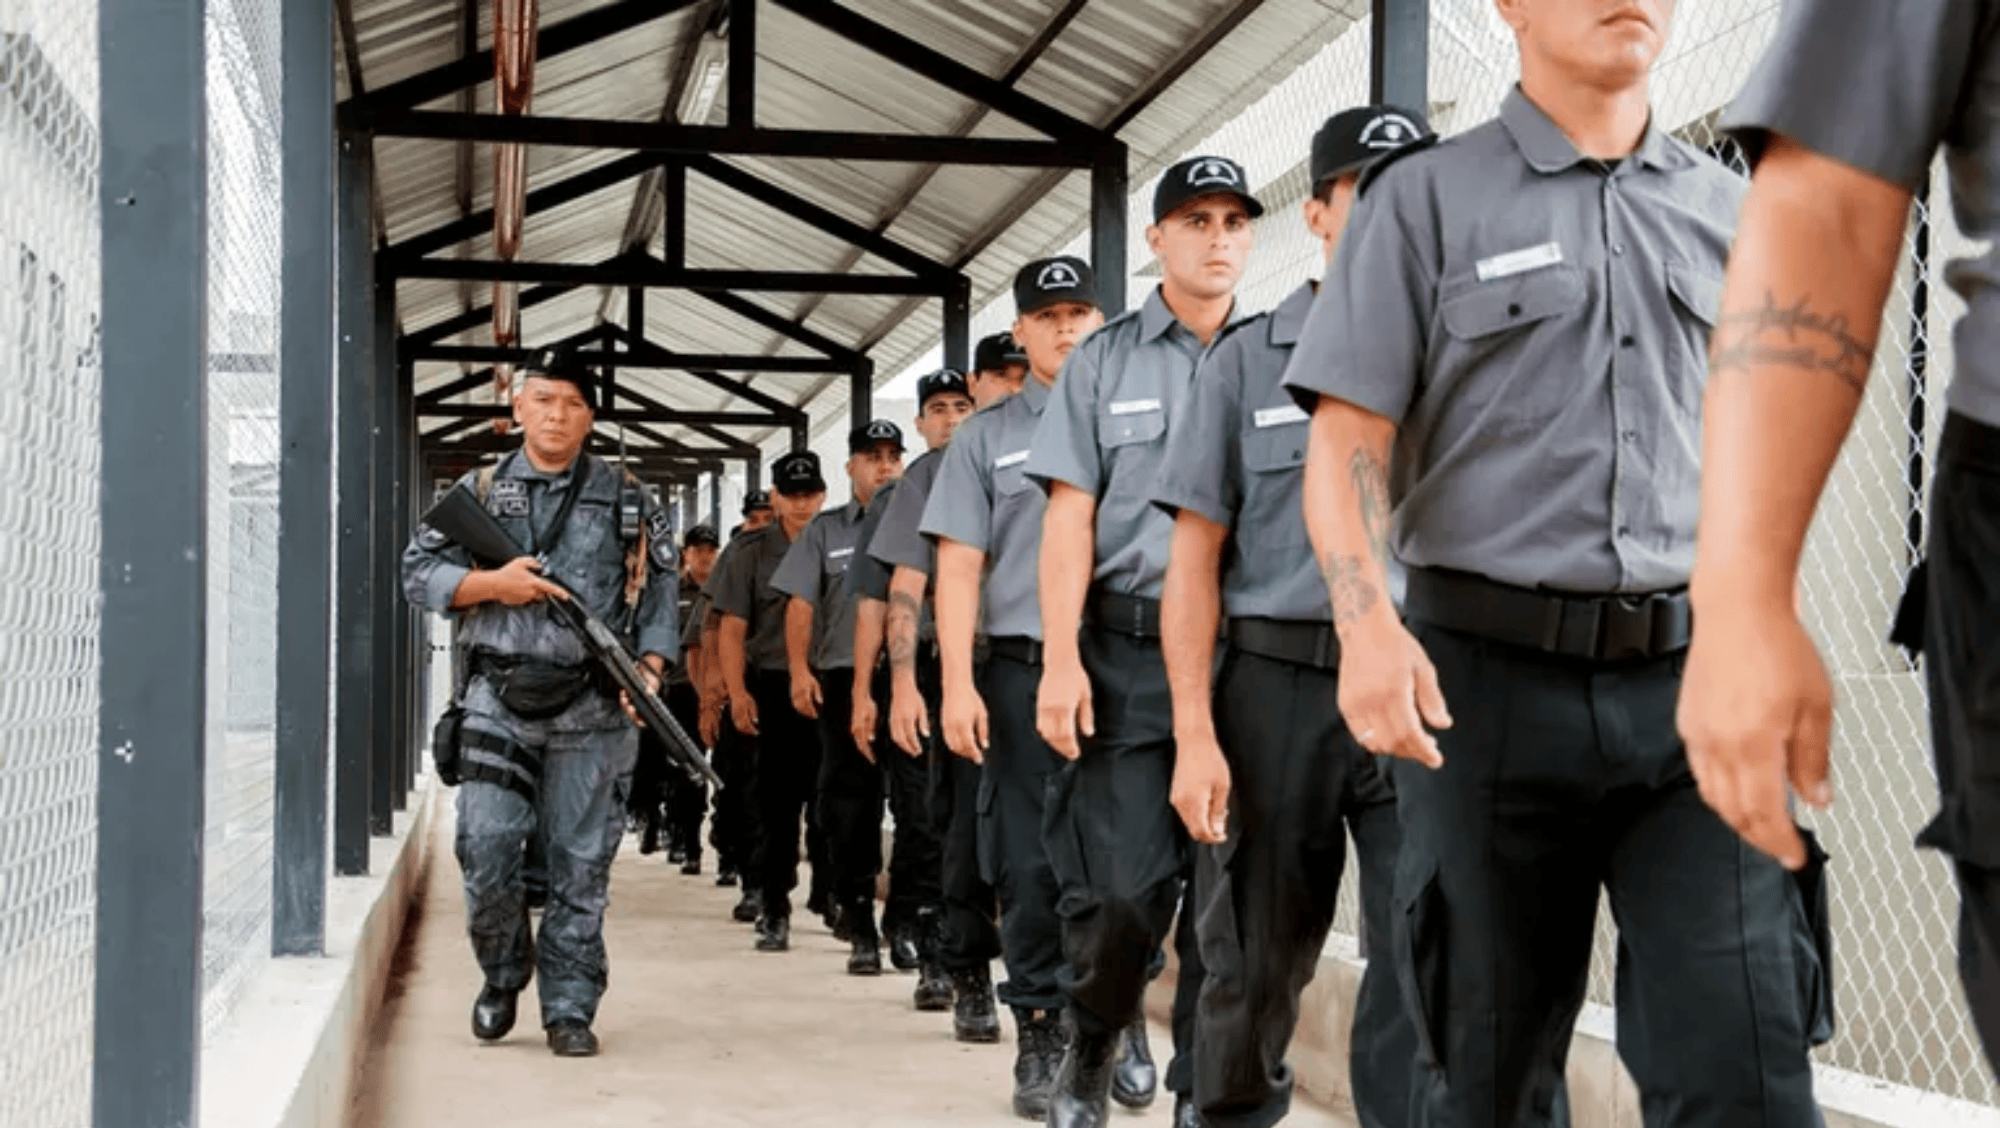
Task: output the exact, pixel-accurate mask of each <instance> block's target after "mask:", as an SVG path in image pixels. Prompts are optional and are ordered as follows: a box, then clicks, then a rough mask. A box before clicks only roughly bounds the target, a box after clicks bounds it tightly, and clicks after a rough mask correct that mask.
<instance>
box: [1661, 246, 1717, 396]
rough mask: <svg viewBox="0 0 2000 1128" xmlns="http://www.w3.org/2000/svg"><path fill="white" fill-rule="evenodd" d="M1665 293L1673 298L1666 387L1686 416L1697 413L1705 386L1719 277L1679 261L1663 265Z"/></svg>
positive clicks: (1715, 315) (1713, 329) (1715, 313)
mask: <svg viewBox="0 0 2000 1128" xmlns="http://www.w3.org/2000/svg"><path fill="white" fill-rule="evenodd" d="M1667 293H1668V295H1670V296H1671V298H1672V299H1673V301H1672V305H1673V310H1674V320H1673V322H1672V329H1673V330H1674V332H1673V334H1672V335H1673V340H1671V341H1669V342H1668V343H1667V350H1666V352H1667V355H1666V358H1665V360H1666V368H1667V387H1668V389H1669V391H1670V393H1671V394H1672V395H1673V397H1674V403H1675V404H1676V405H1678V406H1679V407H1680V409H1681V411H1682V412H1684V413H1685V414H1687V415H1688V416H1690V417H1699V416H1700V415H1701V397H1702V391H1703V389H1705V388H1706V387H1707V386H1708V342H1709V338H1710V336H1712V335H1713V334H1714V332H1715V322H1716V317H1717V315H1718V313H1719V311H1720V310H1721V308H1722V279H1720V278H1718V277H1716V276H1715V275H1713V274H1710V273H1708V272H1707V271H1704V270H1699V269H1696V268H1695V267H1691V266H1684V265H1682V264H1680V263H1670V264H1669V265H1668V266H1667Z"/></svg>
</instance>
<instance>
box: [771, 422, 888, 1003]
mask: <svg viewBox="0 0 2000 1128" xmlns="http://www.w3.org/2000/svg"><path fill="white" fill-rule="evenodd" d="M847 450H848V459H847V475H848V480H849V482H850V483H851V485H852V487H853V491H854V496H853V499H852V500H850V501H849V502H848V503H847V504H846V505H843V506H841V507H839V508H838V509H831V510H828V511H826V512H824V513H821V514H820V515H819V516H818V517H816V518H814V519H813V523H812V524H811V525H809V526H807V527H806V531H805V533H804V535H802V536H800V537H799V539H798V540H797V541H796V542H795V543H794V544H793V545H792V547H791V551H790V552H789V553H787V554H786V556H785V561H784V563H783V564H781V565H779V567H778V571H777V573H776V574H775V575H773V576H772V577H771V586H772V587H773V588H774V589H776V590H777V591H779V592H782V593H783V594H785V595H788V596H790V597H791V602H790V604H789V605H788V606H787V607H786V609H785V654H786V657H787V660H788V662H789V665H790V670H791V687H792V708H793V709H795V710H796V711H797V712H798V713H799V714H800V715H802V716H804V717H806V718H808V719H810V720H812V721H814V722H815V724H816V727H817V729H818V732H819V740H820V746H821V748H822V755H821V760H820V772H819V781H818V788H817V792H816V794H815V797H814V815H815V817H816V819H817V821H818V823H819V827H820V830H821V832H822V833H824V834H825V835H826V856H827V860H828V862H829V863H830V865H831V867H832V870H833V883H832V886H831V888H830V890H829V892H830V894H831V896H832V901H833V904H834V905H836V906H837V910H836V911H837V913H838V914H839V922H840V923H839V927H840V929H841V930H842V931H843V932H845V933H846V934H847V938H848V939H849V940H850V941H851V943H852V945H853V947H852V951H851V952H850V953H849V955H848V960H847V972H848V974H849V975H879V974H881V971H882V940H881V934H880V933H879V932H878V931H877V930H876V927H875V879H876V877H878V876H879V875H880V874H881V872H882V772H881V770H880V769H879V768H878V767H877V766H876V764H875V761H874V756H873V752H872V751H870V750H864V749H862V748H861V747H859V746H858V745H856V743H855V741H854V736H853V733H852V732H851V731H850V729H849V727H848V726H849V722H850V720H851V719H852V717H853V714H854V702H853V697H852V695H853V687H854V600H853V599H852V598H851V596H850V593H849V591H848V587H847V570H848V567H849V565H851V564H852V563H853V562H854V556H855V552H856V550H857V548H858V546H859V543H860V534H861V522H862V520H863V518H865V517H866V516H867V510H868V506H869V503H871V502H872V501H874V499H875V494H876V492H877V491H879V490H880V489H881V488H882V487H883V486H884V485H887V484H888V483H889V482H891V481H893V480H894V479H895V478H896V477H897V476H898V475H900V474H901V473H902V472H903V431H902V428H900V427H897V426H896V425H895V424H894V423H891V422H889V421H888V420H886V419H877V420H874V421H873V422H870V423H866V424H863V425H862V426H860V427H856V428H855V429H854V430H853V431H852V432H851V433H850V434H849V435H848V437H847ZM877 670H878V674H879V676H881V677H882V678H883V679H884V680H885V681H886V673H887V672H886V671H882V670H880V667H878V668H877ZM885 688H886V686H885Z"/></svg>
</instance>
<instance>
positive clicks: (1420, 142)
mask: <svg viewBox="0 0 2000 1128" xmlns="http://www.w3.org/2000/svg"><path fill="white" fill-rule="evenodd" d="M1438 141H1439V137H1438V135H1437V134H1435V133H1426V134H1425V135H1423V136H1422V137H1419V138H1418V139H1416V140H1415V141H1412V142H1410V143H1409V144H1407V145H1405V146H1403V147H1402V148H1400V149H1397V150H1394V151H1393V152H1389V153H1384V154H1383V155H1382V156H1380V157H1378V158H1376V160H1375V163H1374V164H1371V165H1369V166H1368V167H1367V168H1364V169H1362V170H1361V179H1359V180H1357V181H1356V182H1355V184H1354V196H1355V198H1356V199H1359V198H1361V197H1362V196H1363V195H1365V194H1367V192H1368V188H1369V186H1370V185H1372V184H1374V183H1375V182H1376V181H1377V180H1380V179H1381V178H1382V173H1383V172H1384V171H1386V170H1387V169H1388V168H1389V166H1390V165H1393V164H1395V163H1397V162H1398V161H1401V160H1403V159H1405V158H1407V157H1410V156H1412V155H1414V154H1417V153H1421V152H1423V151H1424V150H1426V149H1434V148H1436V147H1437V143H1438Z"/></svg>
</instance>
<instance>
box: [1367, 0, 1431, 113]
mask: <svg viewBox="0 0 2000 1128" xmlns="http://www.w3.org/2000/svg"><path fill="white" fill-rule="evenodd" d="M1368 46H1369V71H1368V89H1369V92H1370V94H1369V97H1370V99H1371V100H1372V101H1375V102H1378V103H1381V102H1387V103H1389V104H1390V105H1395V106H1403V107H1405V108H1407V109H1411V110H1415V111H1417V112H1418V113H1428V112H1429V109H1430V54H1431V13H1430V0H1373V11H1372V12H1371V14H1370V19H1369V21H1368Z"/></svg>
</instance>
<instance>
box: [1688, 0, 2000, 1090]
mask: <svg viewBox="0 0 2000 1128" xmlns="http://www.w3.org/2000/svg"><path fill="white" fill-rule="evenodd" d="M1996 91H2000V4H1995V3H1992V2H1991V0H1925V2H1923V3H1913V4H1888V5H1884V4H1863V5H1850V4H1831V3H1824V2H1820V0H1796V2H1794V3H1791V4H1788V5H1786V6H1785V9H1784V12H1783V15H1782V17H1781V19H1780V22H1779V25H1778V33H1777V37H1776V38H1775V39H1774V40H1773V42H1772V44H1771V46H1770V49H1769V53H1768V54H1767V55H1766V56H1765V58H1764V61H1763V63H1762V64H1761V65H1760V66H1759V67H1758V69H1757V70H1756V71H1755V72H1753V74H1752V76H1751V79H1750V82H1749V84H1748V85H1747V86H1746V87H1745V88H1744V90H1743V93H1742V94H1741V95H1740V96H1739V97H1738V98H1737V100H1736V102H1735V104H1734V105H1732V106H1731V107H1730V108H1729V110H1728V111H1727V112H1726V113H1725V114H1724V117H1723V124H1724V125H1725V126H1727V127H1729V128H1730V129H1732V130H1733V131H1735V135H1736V137H1737V138H1738V140H1740V141H1742V142H1743V143H1744V145H1745V147H1746V149H1747V150H1748V151H1749V153H1750V155H1751V157H1752V159H1753V160H1754V161H1755V163H1756V173H1755V175H1754V177H1753V178H1752V180H1751V185H1750V194H1749V196H1748V198H1747V199H1746V200H1745V202H1744V208H1743V221H1742V224H1741V226H1740V228H1739V231H1738V235H1737V240H1736V244H1735V249H1734V250H1733V251H1732V252H1731V257H1730V263H1729V275H1728V281H1727V285H1726V287H1725V290H1724V304H1723V317H1722V322H1721V324H1720V326H1719V327H1718V329H1717V332H1716V343H1715V348H1714V351H1713V354H1712V355H1713V362H1712V368H1711V375H1710V383H1709V392H1708V399H1707V416H1706V421H1707V427H1706V440H1705V446H1704V455H1705V460H1704V478H1703V482H1702V499H1701V500H1702V506H1701V531H1700V536H1699V537H1698V538H1697V541H1698V544H1699V546H1700V548H1699V551H1698V552H1697V554H1696V560H1695V567H1694V577H1693V580H1692V588H1691V594H1692V596H1693V599H1694V602H1695V606H1696V609H1697V610H1698V611H1699V612H1700V614H1699V615H1698V616H1697V617H1696V630H1695V635H1694V645H1693V648H1692V650H1691V651H1690V653H1689V657H1688V664H1687V679H1686V683H1685V685H1684V687H1683V689H1682V692H1681V706H1680V718H1681V732H1682V735H1683V736H1684V737H1685V738H1686V740H1687V744H1688V756H1689V759H1690V760H1692V761H1693V764H1694V768H1695V774H1696V776H1697V778H1699V779H1700V781H1701V785H1702V794H1703V796H1704V797H1705V798H1707V799H1708V801H1709V802H1710V803H1711V804H1712V805H1713V806H1714V808H1715V809H1716V811H1717V812H1718V813H1720V814H1721V815H1722V816H1723V817H1724V818H1725V819H1726V820H1728V821H1729V823H1730V824H1731V825H1733V826H1735V827H1736V828H1737V829H1738V830H1739V831H1741V832H1742V834H1743V836H1744V837H1745V838H1746V839H1747V840H1748V841H1749V842H1750V843H1751V844H1752V845H1755V846H1757V847H1758V848H1760V849H1762V850H1764V851H1766V852H1768V853H1770V854H1772V855H1774V856H1776V857H1778V858H1779V859H1781V860H1782V861H1783V862H1784V863H1785V864H1786V865H1788V866H1794V867H1798V868H1799V869H1800V870H1801V872H1803V873H1807V874H1810V872H1811V871H1812V869H1813V868H1814V866H1815V864H1816V861H1817V858H1816V855H1815V854H1814V852H1813V851H1812V849H1811V844H1810V843H1809V842H1808V841H1806V840H1805V839H1803V838H1802V837H1801V836H1799V835H1798V834H1797V833H1796V832H1795V831H1794V829H1793V826H1792V820H1791V817H1790V813H1789V811H1788V809H1787V804H1788V797H1787V794H1786V791H1787V788H1786V783H1787V780H1788V779H1789V781H1790V784H1791V788H1792V790H1794V791H1796V792H1797V793H1798V794H1799V795H1800V796H1801V797H1802V798H1804V799H1805V800H1806V801H1807V802H1808V803H1810V804H1812V805H1814V806H1819V807H1824V806H1826V805H1827V804H1829V803H1831V802H1832V800H1833V789H1832V785H1831V784H1830V782H1829V781H1828V778H1827V772H1828V764H1827V759H1828V747H1827V745H1828V739H1829V733H1830V730H1831V728H1832V725H1833V687H1832V685H1831V684H1830V682H1829V681H1828V678H1827V673H1826V670H1825V667H1824V665H1823V664H1822V663H1821V662H1820V661H1819V658H1818V654H1817V652H1816V650H1815V646H1814V643H1813V639H1812V637H1811V636H1810V635H1809V634H1808V633H1807V631H1806V628H1805V626H1804V624H1803V623H1802V622H1801V621H1800V618H1799V608H1798V604H1797V603H1796V602H1795V601H1794V596H1793V593H1794V592H1795V591H1796V590H1797V582H1798V575H1799V563H1800V557H1801V555H1802V552H1803V546H1804V542H1805V535H1806V529H1807V527H1808V526H1809V524H1810V523H1811V520H1812V517H1813V509H1814V507H1815V505H1816V504H1817V502H1818V499H1819V496H1820V494H1821V492H1822V491H1823V490H1824V488H1825V484H1826V481H1827V474H1828V471H1829V468H1830V467H1831V466H1832V464H1833V462H1834V459H1835V457H1836V456H1837V454H1838V452H1839V449H1840V445H1841V442H1842V440H1843V438H1844V437H1845V436H1846V434H1847V432H1848V430H1849V429H1850V428H1851V427H1852V425H1853V421H1854V419H1855V416H1856V413H1857V411H1858V409H1859V407H1860V403H1861V399H1862V395H1863V392H1864V389H1865V388H1866V386H1867V380H1868V376H1869V372H1870V369H1871V366H1872V358H1873V356H1874V351H1875V344H1876V334H1877V331H1878V326H1880V325H1881V324H1882V311H1883V306H1884V304H1885V300H1886V298H1887V295H1888V294H1889V290H1890V286H1891V285H1892V284H1893V283H1894V280H1895V277H1896V271H1897V269H1898V267H1899V264H1900V263H1901V261H1902V257H1903V246H1904V242H1903V240H1904V232H1905V230H1906V225H1907V223H1908V221H1909V213H1910V200H1911V197H1912V195H1913V194H1914V193H1915V192H1917V191H1921V190H1923V189H1922V187H1921V186H1923V185H1926V184H1928V183H1929V181H1928V177H1929V173H1930V170H1931V167H1932V162H1933V161H1934V160H1935V159H1936V157H1937V156H1938V154H1939V151H1940V150H1942V151H1943V156H1944V160H1945V165H1946V168H1947V170H1948V171H1949V174H1950V183H1951V200H1952V206H1953V210H1954V212H1955V214H1956V216H1957V220H1958V227H1959V230H1960V231H1962V232H1963V233H1964V235H1965V236H1966V238H1967V239H1968V240H1978V241H1985V242H1986V243H1988V248H1987V249H1985V250H1983V251H1981V252H1979V253H1978V254H1977V255H1976V256H1975V257H1970V258H1966V259H1961V260H1959V261H1957V262H1954V263H1952V264H1951V267H1950V270H1949V272H1948V273H1947V274H1946V275H1945V277H1946V278H1947V279H1949V281H1950V283H1951V286H1952V288H1953V289H1954V290H1956V291H1957V292H1958V294H1959V296H1960V297H1962V298H1963V299H1964V300H1965V304H1966V312H1965V316H1964V317H1963V318H1961V319H1960V320H1959V322H1958V324H1957V325H1956V327H1955V328H1954V330H1953V333H1954V336H1953V341H1954V348H1953V360H1954V361H1955V364H1956V371H1955V372H1954V373H1953V375H1952V380H1951V385H1950V391H1949V394H1948V400H1947V403H1948V407H1949V411H1948V413H1947V415H1946V416H1945V419H1944V426H1943V433H1942V438H1941V441H1940V443H1939V446H1938V449H1937V451H1936V455H1935V457H1936V478H1935V480H1934V481H1933V482H1932V483H1931V486H1930V506H1931V520H1930V524H1929V528H1928V544H1927V546H1926V552H1927V559H1926V562H1925V563H1924V564H1923V565H1921V566H1920V569H1919V571H1918V572H1917V573H1916V574H1914V575H1913V576H1912V579H1911V583H1910V586H1909V590H1908V591H1907V592H1906V593H1905V595H1904V600H1903V608H1902V609H1901V610H1900V611H1899V612H1898V615H1897V619H1898V622H1897V627H1896V631H1895V634H1894V637H1895V639H1896V640H1897V641H1899V642H1901V643H1903V644H1904V645H1906V646H1909V647H1910V648H1911V649H1913V650H1919V651H1921V652H1922V653H1923V655H1924V659H1925V661H1924V675H1925V678H1926V682H1927V688H1928V689H1929V702H1930V733H1931V742H1932V751H1933V754H1934V756H1935V761H1936V770H1937V782H1938V791H1939V811H1938V814H1937V816H1936V818H1934V819H1933V820H1932V821H1931V822H1930V824H1929V825H1928V826H1926V827H1925V828H1924V830H1923V832H1922V833H1921V834H1920V835H1919V836H1918V839H1917V841H1918V844H1919V845H1921V846H1925V847H1929V848H1932V849H1936V850H1940V851H1942V852H1943V853H1945V854H1946V855H1947V856H1948V857H1949V858H1950V859H1951V862H1952V866H1953V869H1954V872H1955V873H1956V875H1957V879H1958V884H1959V891H1960V894H1961V897H1962V901H1961V904H1960V910H1959V930H1958V937H1959V953H1958V965H1959V974H1960V978H1961V979H1962V981H1963V983H1964V986H1965V994H1966V999H1967V1001H1968V1002H1969V1003H1970V1005H1971V1010H1972V1017H1973V1022H1974V1025H1975V1026H1976V1027H1977V1029H1978V1031H1979V1036H1980V1040H1981V1042H1982V1043H1983V1045H1984V1048H1985V1051H1986V1057H1987V1060H1988V1062H1989V1063H1992V1064H1994V1065H1995V1067H1996V1068H2000V782H1996V781H2000V712H1996V711H1995V709H1994V708H1993V700H1994V698H1993V686H1995V685H1996V684H2000V651H1996V650H1995V648H1994V646H1993V644H1992V640H1993V638H1994V636H1995V635H1996V634H2000V588H1996V586H1995V584H1994V583H1993V576H1994V574H1995V570H1996V568H2000V563H1996V561H2000V551H1996V546H2000V288H1996V286H1995V281H1996V279H2000V254H1997V253H1996V252H1995V251H1994V250H1992V249H1991V246H1990V244H1991V241H1992V239H1993V238H1994V236H1995V234H1996V233H2000V222H1997V221H2000V189H1996V185H2000V180H1996V179H1995V176H1994V170H1995V169H1996V168H2000V131H1996V125H2000V95H1996Z"/></svg>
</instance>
